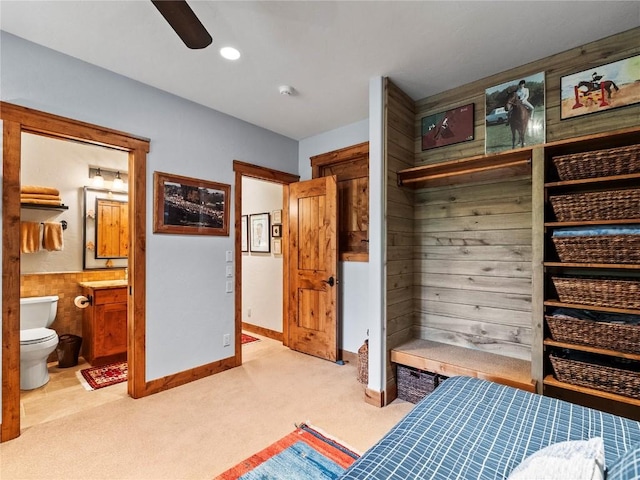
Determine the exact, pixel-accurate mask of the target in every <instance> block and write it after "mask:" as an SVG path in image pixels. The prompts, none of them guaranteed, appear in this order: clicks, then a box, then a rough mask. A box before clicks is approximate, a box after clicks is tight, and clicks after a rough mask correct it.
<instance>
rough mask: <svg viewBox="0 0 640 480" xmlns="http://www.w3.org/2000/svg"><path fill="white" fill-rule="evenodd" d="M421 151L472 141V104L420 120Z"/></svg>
mask: <svg viewBox="0 0 640 480" xmlns="http://www.w3.org/2000/svg"><path fill="white" fill-rule="evenodd" d="M421 123H422V150H423V151H424V150H430V149H432V148H437V147H444V146H445V145H452V144H454V143H460V142H467V141H469V140H473V103H470V104H469V105H464V106H462V107H457V108H452V109H451V110H447V111H446V112H440V113H434V114H433V115H427V116H426V117H423V118H422V122H421Z"/></svg>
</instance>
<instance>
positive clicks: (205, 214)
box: [153, 172, 231, 236]
mask: <svg viewBox="0 0 640 480" xmlns="http://www.w3.org/2000/svg"><path fill="white" fill-rule="evenodd" d="M153 180H154V204H153V207H154V208H153V218H154V222H153V231H154V233H176V234H183V235H221V236H226V235H229V192H230V189H231V187H230V186H229V185H226V184H224V183H217V182H211V181H208V180H199V179H197V178H190V177H182V176H180V175H172V174H169V173H163V172H154V173H153Z"/></svg>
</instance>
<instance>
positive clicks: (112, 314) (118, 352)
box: [80, 280, 127, 366]
mask: <svg viewBox="0 0 640 480" xmlns="http://www.w3.org/2000/svg"><path fill="white" fill-rule="evenodd" d="M80 285H81V286H82V289H83V293H82V294H83V295H84V296H85V297H87V298H90V299H91V304H90V305H89V307H87V308H85V309H84V314H83V321H82V336H83V356H84V358H85V360H87V362H89V363H90V364H91V365H92V366H100V365H105V364H108V363H112V362H118V361H123V360H126V359H127V285H126V281H124V280H116V281H102V282H85V283H81V284H80Z"/></svg>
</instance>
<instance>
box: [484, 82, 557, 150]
mask: <svg viewBox="0 0 640 480" xmlns="http://www.w3.org/2000/svg"><path fill="white" fill-rule="evenodd" d="M485 108H486V110H485V126H486V130H485V148H484V150H485V153H497V152H502V151H505V150H513V149H516V148H523V147H525V146H531V145H539V144H541V143H544V142H545V81H544V72H540V73H536V74H534V75H529V76H526V77H521V78H516V79H513V80H512V81H509V82H505V83H502V84H500V85H496V86H495V87H491V88H488V89H487V90H486V91H485Z"/></svg>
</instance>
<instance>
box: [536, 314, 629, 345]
mask: <svg viewBox="0 0 640 480" xmlns="http://www.w3.org/2000/svg"><path fill="white" fill-rule="evenodd" d="M545 318H546V319H547V325H549V331H550V332H551V338H553V339H554V340H557V341H558V342H567V343H575V344H578V345H589V346H593V347H600V348H607V349H610V350H617V351H619V352H627V353H640V325H624V324H620V323H610V322H598V321H594V320H583V319H580V318H573V317H568V316H562V317H554V316H553V315H545Z"/></svg>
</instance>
